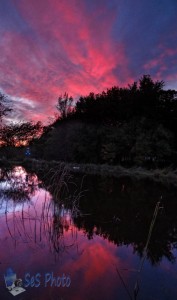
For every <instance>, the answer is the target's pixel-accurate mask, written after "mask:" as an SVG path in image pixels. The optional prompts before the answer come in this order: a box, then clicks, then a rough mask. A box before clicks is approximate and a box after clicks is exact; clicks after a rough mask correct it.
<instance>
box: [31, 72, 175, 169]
mask: <svg viewBox="0 0 177 300" xmlns="http://www.w3.org/2000/svg"><path fill="white" fill-rule="evenodd" d="M66 98H67V99H68V95H67V94H65V95H64V99H63V102H62V98H61V97H60V102H61V103H65V111H67V114H66V113H63V107H62V110H61V111H60V108H59V107H58V110H59V112H60V116H61V117H60V118H59V119H58V120H57V121H56V122H55V123H54V124H53V126H52V127H51V128H50V130H48V132H47V133H44V134H43V136H42V137H41V139H40V140H38V141H37V142H35V143H33V147H32V148H33V154H34V156H35V157H39V158H41V157H42V158H44V159H54V160H65V161H71V162H82V163H108V164H118V163H128V164H130V165H131V164H136V165H139V164H146V163H152V162H153V163H155V162H156V163H158V164H159V163H163V164H169V163H170V164H171V163H172V162H175V161H176V153H177V152H176V151H177V130H176V128H177V101H176V100H177V99H176V98H177V92H176V91H174V90H164V83H163V81H156V82H154V81H153V80H152V79H151V77H150V76H148V75H145V76H143V77H142V78H141V79H140V80H139V82H138V83H136V82H135V83H134V84H132V85H129V86H128V87H127V88H119V87H112V88H111V89H108V90H107V91H104V92H102V93H101V94H94V93H90V94H89V95H88V96H85V97H80V99H79V100H78V102H77V103H76V106H75V109H73V110H71V109H70V107H71V106H69V109H67V105H66V104H67V101H65V100H67V99H66ZM69 105H70V103H69Z"/></svg>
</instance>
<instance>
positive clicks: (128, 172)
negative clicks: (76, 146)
mask: <svg viewBox="0 0 177 300" xmlns="http://www.w3.org/2000/svg"><path fill="white" fill-rule="evenodd" d="M6 163H7V165H8V166H9V165H10V164H11V165H22V166H24V167H26V168H29V169H32V170H33V171H34V172H35V170H39V169H41V170H44V171H45V170H47V169H50V168H60V169H62V168H66V169H67V170H68V171H69V172H72V173H77V174H89V175H100V176H104V177H115V178H122V177H127V178H131V179H133V180H151V181H154V182H158V183H162V184H165V185H173V186H177V170H173V169H172V168H164V169H152V170H147V169H145V168H142V167H132V168H125V167H122V166H110V165H105V164H103V165H95V164H74V163H65V162H58V161H45V160H36V159H25V160H24V161H21V162H20V161H11V162H5V161H4V162H3V163H2V161H0V165H4V166H5V164H6Z"/></svg>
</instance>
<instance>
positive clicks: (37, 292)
mask: <svg viewBox="0 0 177 300" xmlns="http://www.w3.org/2000/svg"><path fill="white" fill-rule="evenodd" d="M176 195H177V191H176V190H175V188H173V187H172V186H168V185H167V186H162V185H157V184H155V183H153V182H151V181H137V180H132V179H129V178H121V179H116V178H111V177H110V178H106V177H100V176H87V175H77V176H76V175H72V174H69V173H68V171H67V170H64V169H62V170H53V171H51V170H50V171H46V170H45V171H41V170H39V171H35V172H33V171H31V170H30V171H28V170H25V169H24V168H23V167H21V166H16V167H13V168H8V169H7V168H3V169H1V170H0V299H2V300H4V299H12V298H13V297H14V296H13V295H12V293H11V292H10V291H9V290H8V289H7V288H6V285H7V280H6V279H7V277H6V275H7V270H8V271H9V269H11V271H13V272H14V273H15V274H16V276H17V278H20V279H22V282H23V288H24V291H23V292H21V293H19V294H18V292H17V295H16V296H15V297H16V299H20V300H23V299H24V300H28V299H29V300H39V299H44V300H67V299H77V300H85V299H88V300H98V299H102V300H108V299H113V300H114V299H120V300H124V299H125V300H126V299H127V300H128V299H134V300H135V299H137V300H151V299H152V300H166V299H168V300H174V299H177V265H176V255H177V213H176V211H177V197H176ZM155 208H156V210H155ZM4 276H5V277H4ZM17 289H18V288H17ZM19 291H21V290H20V289H19Z"/></svg>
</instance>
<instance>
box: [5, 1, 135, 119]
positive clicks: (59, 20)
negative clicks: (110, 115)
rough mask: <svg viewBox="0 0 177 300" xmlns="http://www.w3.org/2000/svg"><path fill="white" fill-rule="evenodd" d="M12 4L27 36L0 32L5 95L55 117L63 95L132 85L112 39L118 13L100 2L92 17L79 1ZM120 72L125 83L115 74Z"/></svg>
mask: <svg viewBox="0 0 177 300" xmlns="http://www.w3.org/2000/svg"><path fill="white" fill-rule="evenodd" d="M15 5H16V8H17V9H18V11H19V12H20V14H21V15H22V17H23V19H24V20H25V22H26V24H27V27H28V28H29V31H28V30H26V31H24V32H23V33H22V32H19V33H17V32H10V31H8V32H7V31H5V32H3V35H2V41H1V42H0V43H1V45H2V46H3V47H2V52H1V58H0V67H1V69H2V70H3V72H2V73H1V76H0V79H1V85H2V88H3V89H4V91H5V92H6V93H8V94H9V95H11V96H16V97H20V98H25V99H30V100H32V101H34V105H36V109H38V105H39V106H40V107H41V115H42V114H45V113H46V112H47V114H52V113H53V112H54V105H55V103H56V99H57V97H58V95H59V94H61V93H64V92H65V91H67V92H68V93H69V94H70V95H72V96H73V97H78V96H79V95H85V94H88V93H89V92H91V91H93V92H101V91H102V90H104V89H106V88H108V87H111V86H113V85H119V84H120V85H123V84H126V83H128V82H130V80H131V77H130V74H129V71H128V59H127V57H126V55H125V50H124V45H123V44H121V43H114V41H113V39H112V38H111V30H112V27H113V24H114V21H115V17H116V13H115V12H114V11H113V10H111V9H110V10H107V7H106V5H104V3H103V5H102V6H101V7H99V8H98V7H97V10H96V11H95V12H93V14H92V15H91V16H90V15H89V13H88V11H87V9H86V6H85V5H84V4H83V2H82V1H74V0H71V1H60V2H58V1H56V0H54V1H49V0H46V1H45V4H44V3H43V1H34V0H31V1H29V2H28V3H26V2H24V1H21V0H19V1H18V2H15ZM119 67H120V68H121V69H122V70H124V73H125V75H126V76H124V77H126V80H124V79H122V78H121V77H120V78H117V76H116V75H115V74H114V69H115V68H119ZM42 105H43V111H42ZM36 112H37V111H36ZM36 112H35V113H36ZM26 116H27V118H29V116H30V113H26ZM36 118H37V117H36V116H35V119H36ZM43 119H45V117H44V116H43Z"/></svg>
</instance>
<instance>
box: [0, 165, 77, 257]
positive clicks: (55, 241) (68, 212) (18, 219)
mask: <svg viewBox="0 0 177 300" xmlns="http://www.w3.org/2000/svg"><path fill="white" fill-rule="evenodd" d="M49 175H51V174H49ZM60 175H61V174H58V173H56V174H54V176H53V177H52V180H53V181H54V182H57V181H56V180H58V183H59V184H58V186H57V188H55V189H54V191H55V193H54V197H52V196H51V194H50V193H49V192H48V191H47V190H45V189H44V183H42V181H41V180H39V179H38V177H37V175H35V174H34V173H27V172H26V171H25V169H23V168H22V167H14V168H12V169H1V171H0V187H1V190H0V198H1V200H0V212H1V215H4V216H5V220H6V226H7V230H8V233H9V235H10V237H11V238H12V240H13V241H14V245H15V246H16V245H17V243H18V242H20V241H23V242H25V243H29V246H30V247H32V248H35V247H40V248H43V247H45V246H46V244H47V245H48V247H49V248H50V250H51V252H52V253H54V254H55V255H56V254H57V255H58V254H61V253H63V252H64V251H66V250H68V248H70V247H72V246H74V245H75V244H76V242H77V238H76V237H77V234H76V228H75V226H74V224H73V220H72V218H73V216H74V215H75V216H76V215H77V214H78V212H79V210H78V206H77V202H78V199H79V195H77V194H75V195H73V198H72V197H71V195H70V197H69V198H68V199H63V198H62V194H63V189H62V184H63V185H64V186H65V188H66V182H65V181H64V179H65V177H66V176H65V175H66V174H62V176H60ZM52 180H51V177H50V184H49V188H50V189H52V188H53V187H54V184H53V182H52ZM60 180H61V181H62V182H60ZM57 197H58V198H57ZM68 205H70V207H69V206H68ZM69 231H71V234H70V237H69V238H68V237H67V238H66V237H65V233H66V232H69Z"/></svg>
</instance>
